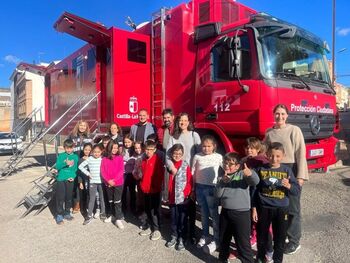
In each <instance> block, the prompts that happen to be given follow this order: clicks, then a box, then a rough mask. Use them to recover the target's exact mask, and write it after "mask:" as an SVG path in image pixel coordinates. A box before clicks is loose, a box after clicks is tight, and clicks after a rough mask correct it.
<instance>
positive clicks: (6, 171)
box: [0, 91, 100, 179]
mask: <svg viewBox="0 0 350 263" xmlns="http://www.w3.org/2000/svg"><path fill="white" fill-rule="evenodd" d="M99 94H100V91H99V92H98V93H97V94H95V95H93V96H83V97H80V98H79V99H77V100H76V101H75V102H74V103H73V104H72V105H71V106H70V107H69V108H68V109H67V110H66V111H65V112H64V113H63V114H62V115H61V117H60V118H58V119H57V120H56V121H55V122H54V123H52V124H51V125H50V126H49V127H48V128H46V129H43V130H42V131H41V132H40V133H37V134H36V136H35V137H33V138H32V140H31V142H29V143H28V144H27V145H25V146H24V148H23V149H22V150H21V151H20V152H19V153H18V154H16V155H13V156H12V157H11V158H10V159H9V160H8V161H7V162H6V164H5V165H4V167H3V168H2V169H1V170H0V179H4V178H6V177H7V176H9V175H10V174H11V173H12V172H13V171H15V169H16V168H17V166H18V164H19V163H20V162H21V161H22V160H23V159H24V158H25V157H26V156H27V155H28V154H29V153H30V151H31V150H32V149H33V148H34V147H35V146H36V145H37V144H38V142H40V141H42V140H43V139H44V137H45V135H46V134H48V133H49V132H50V131H53V129H54V128H57V127H60V128H59V130H58V132H56V134H55V135H54V136H53V137H52V138H51V139H49V140H48V141H47V142H45V141H44V142H43V144H44V153H46V149H45V145H46V143H50V142H52V141H53V140H54V139H55V138H57V135H58V134H60V133H61V132H62V131H63V129H64V128H66V127H67V125H69V124H70V123H71V122H72V121H73V120H74V119H75V118H76V117H77V116H78V115H79V114H80V113H82V111H83V110H84V109H85V108H86V107H87V106H88V105H89V104H90V103H91V102H92V101H94V100H95V99H96V98H97V97H98V96H99ZM82 102H85V103H84V104H83V105H82V106H81V103H82ZM78 104H79V110H77V112H76V113H75V114H74V115H73V117H71V119H70V120H68V121H67V122H65V123H64V124H63V125H61V126H58V124H59V123H60V121H61V120H63V118H64V117H66V116H67V115H68V114H69V113H70V114H71V113H72V111H74V110H76V109H75V106H77V105H78ZM45 160H47V156H46V154H45ZM46 163H47V162H46ZM47 170H48V168H47Z"/></svg>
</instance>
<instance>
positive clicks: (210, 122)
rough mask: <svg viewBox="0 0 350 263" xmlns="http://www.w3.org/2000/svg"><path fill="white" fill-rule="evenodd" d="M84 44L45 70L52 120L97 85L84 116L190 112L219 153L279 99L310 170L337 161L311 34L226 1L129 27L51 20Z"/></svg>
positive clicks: (120, 118) (124, 121)
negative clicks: (301, 140) (300, 136)
mask: <svg viewBox="0 0 350 263" xmlns="http://www.w3.org/2000/svg"><path fill="white" fill-rule="evenodd" d="M54 27H55V29H56V30H58V31H60V32H65V33H68V34H71V35H73V36H75V37H77V38H79V39H82V40H84V41H86V42H87V44H86V45H85V46H84V47H82V48H81V49H79V50H77V51H76V52H74V53H73V54H72V55H70V56H69V57H67V58H65V59H64V60H62V61H61V62H60V63H58V64H57V65H52V66H50V67H49V69H48V71H47V74H46V88H47V90H46V94H47V105H46V106H47V107H46V109H48V112H47V116H49V120H48V122H53V121H55V119H57V118H58V117H59V116H60V115H61V114H62V112H64V111H65V109H67V108H68V107H69V106H70V105H71V104H72V103H73V101H74V99H75V98H77V97H79V96H81V95H82V94H83V95H87V94H94V93H96V92H98V91H101V95H100V98H99V103H98V104H97V105H94V106H91V107H90V108H89V109H88V110H87V111H86V112H85V113H84V114H85V115H84V116H83V118H84V119H88V120H89V121H93V120H99V121H101V123H105V124H107V123H110V122H117V123H119V124H120V125H121V126H122V127H125V128H128V127H130V126H131V125H132V124H134V123H135V122H136V119H137V113H138V110H139V109H141V108H146V109H150V113H151V119H152V121H153V122H154V123H155V124H156V125H158V126H159V125H160V124H161V112H162V110H163V109H164V108H168V107H170V108H172V109H173V110H174V111H175V112H176V113H179V112H187V113H189V114H190V115H191V116H192V117H193V119H194V123H195V127H196V129H197V130H198V131H199V133H200V134H212V135H214V136H215V137H216V138H217V139H218V141H219V146H220V148H221V149H222V150H225V151H232V150H236V151H241V150H242V144H243V142H244V139H245V138H247V137H249V136H256V137H259V138H263V137H264V133H265V130H266V129H267V128H269V127H271V126H272V125H273V121H274V120H273V114H272V109H273V107H274V106H275V105H276V104H278V103H283V104H286V105H287V106H288V108H289V110H290V114H289V118H288V121H289V122H290V123H292V124H295V125H297V126H299V127H300V128H301V130H302V132H303V134H304V137H305V141H306V147H307V159H308V164H309V168H310V169H326V168H327V167H328V166H329V165H331V164H333V163H335V162H336V155H335V151H336V149H337V145H338V141H337V139H336V138H335V137H334V136H333V135H334V133H335V132H337V130H338V128H339V127H338V125H339V121H338V119H339V118H338V116H337V111H336V103H335V92H334V90H333V88H332V86H331V80H330V77H329V72H328V64H327V60H326V58H325V54H326V52H327V50H328V49H327V45H326V44H325V43H324V42H323V41H321V40H320V39H319V38H318V37H317V36H315V35H314V34H312V33H310V32H308V31H306V30H304V29H302V28H300V27H298V26H296V25H293V24H290V23H287V22H285V21H282V20H279V19H277V18H275V17H272V16H269V15H266V14H263V13H258V12H256V11H255V10H253V9H251V8H249V7H247V6H244V5H242V4H240V3H237V2H234V1H232V0H231V1H228V0H221V1H216V0H193V1H191V2H189V3H187V4H180V5H179V6H177V7H175V8H172V9H166V8H162V9H161V10H160V11H159V12H157V13H155V14H153V15H152V20H151V21H150V22H148V23H143V24H142V25H140V26H138V27H135V28H134V30H132V31H126V30H122V29H118V28H116V27H110V28H107V27H105V26H104V25H102V24H100V23H94V22H91V21H88V20H86V19H83V18H81V17H78V16H76V15H73V14H70V13H64V14H62V16H61V17H60V18H59V19H58V20H57V22H56V23H55V25H54Z"/></svg>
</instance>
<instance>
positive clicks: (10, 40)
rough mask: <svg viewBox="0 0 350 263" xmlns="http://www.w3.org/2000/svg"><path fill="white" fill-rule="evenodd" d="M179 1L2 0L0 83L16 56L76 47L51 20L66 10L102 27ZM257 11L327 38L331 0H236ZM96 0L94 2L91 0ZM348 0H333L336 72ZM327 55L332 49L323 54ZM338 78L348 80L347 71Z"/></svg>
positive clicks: (343, 65)
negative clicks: (335, 19) (334, 3)
mask: <svg viewBox="0 0 350 263" xmlns="http://www.w3.org/2000/svg"><path fill="white" fill-rule="evenodd" d="M182 2H184V1H179V0H168V1H166V0H153V1H145V0H143V1H140V0H134V1H126V0H119V1H115V0H99V1H92V0H85V1H78V0H77V1H58V0H51V1H44V0H32V1H24V0H17V1H3V2H2V3H1V11H0V12H1V15H0V31H1V35H2V37H1V38H0V87H9V85H10V81H9V77H10V75H11V74H12V72H13V70H14V68H15V67H16V64H17V63H18V62H20V61H24V62H28V63H33V62H35V63H38V62H39V61H40V62H51V61H53V60H60V59H62V58H64V57H66V56H68V55H69V54H71V53H72V52H73V51H75V50H76V49H78V48H79V47H81V46H82V45H83V44H84V42H82V41H81V40H79V39H76V38H74V37H72V36H70V35H67V34H62V33H58V32H56V31H55V30H54V28H53V24H54V22H55V21H56V20H57V18H58V17H59V16H60V15H61V14H62V13H63V12H64V11H68V12H71V13H74V14H76V15H79V16H81V17H84V18H86V19H89V20H91V21H99V22H102V23H103V24H104V25H106V26H107V27H110V26H117V27H121V28H124V29H128V26H126V25H125V23H124V21H125V18H126V16H130V17H131V18H132V19H133V20H134V22H135V23H136V24H138V23H141V22H143V21H147V20H150V17H151V14H152V12H155V11H157V10H158V9H159V8H160V7H162V6H166V7H171V6H173V7H174V6H177V5H178V4H179V3H182ZM238 2H241V3H243V4H245V5H247V6H249V7H251V8H253V9H255V10H257V11H262V12H265V13H268V14H271V15H273V16H276V17H278V18H281V19H283V20H285V21H288V22H291V23H293V24H296V25H299V26H301V27H303V28H305V29H307V30H309V31H312V32H313V33H315V34H317V35H318V36H320V37H321V38H322V39H324V40H326V41H327V42H328V43H329V46H330V47H331V44H332V0H322V1H316V0H293V1H285V0H238ZM96 3H98V4H96ZM349 10H350V2H349V1H348V0H337V14H336V17H337V21H336V27H337V29H336V32H337V34H336V50H337V51H339V50H342V49H343V48H347V50H345V51H343V52H341V53H338V54H337V56H336V74H337V75H344V74H349V75H350V19H349V13H348V12H349ZM328 57H329V58H331V54H329V56H328ZM337 81H338V82H340V83H343V84H344V85H347V86H350V76H348V77H339V78H338V79H337Z"/></svg>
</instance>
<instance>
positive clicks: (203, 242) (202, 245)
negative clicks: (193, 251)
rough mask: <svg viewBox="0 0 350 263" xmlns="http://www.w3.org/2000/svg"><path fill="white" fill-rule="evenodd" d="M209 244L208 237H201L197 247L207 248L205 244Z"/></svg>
mask: <svg viewBox="0 0 350 263" xmlns="http://www.w3.org/2000/svg"><path fill="white" fill-rule="evenodd" d="M206 243H207V238H206V237H201V238H200V239H199V241H198V243H197V247H198V248H202V247H204V246H205V244H206Z"/></svg>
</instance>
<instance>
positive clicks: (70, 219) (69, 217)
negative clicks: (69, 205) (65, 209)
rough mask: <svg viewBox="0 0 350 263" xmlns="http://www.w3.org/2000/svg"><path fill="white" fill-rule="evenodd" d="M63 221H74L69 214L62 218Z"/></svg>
mask: <svg viewBox="0 0 350 263" xmlns="http://www.w3.org/2000/svg"><path fill="white" fill-rule="evenodd" d="M63 218H64V219H66V220H67V221H72V220H73V219H74V217H73V216H72V215H71V214H66V215H64V217H63Z"/></svg>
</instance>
